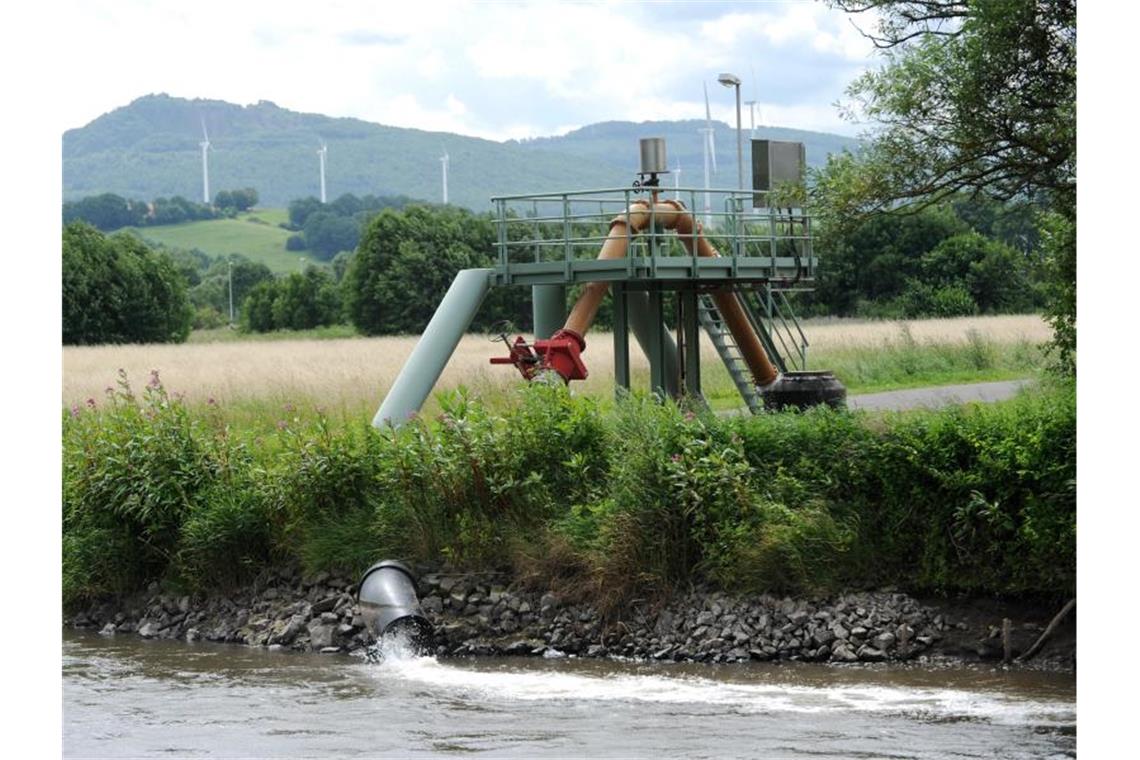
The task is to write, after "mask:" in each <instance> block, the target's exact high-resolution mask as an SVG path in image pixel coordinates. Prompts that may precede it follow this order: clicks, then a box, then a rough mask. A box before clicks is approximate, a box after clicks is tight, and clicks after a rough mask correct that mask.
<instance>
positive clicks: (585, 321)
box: [562, 201, 649, 338]
mask: <svg viewBox="0 0 1140 760" xmlns="http://www.w3.org/2000/svg"><path fill="white" fill-rule="evenodd" d="M647 224H649V204H648V203H646V202H645V201H634V202H633V203H631V204H630V205H629V209H628V213H626V214H622V215H621V216H616V217H614V218H613V219H612V220H611V221H610V232H609V235H607V236H606V242H604V243H603V244H602V250H601V251H600V252H599V253H598V259H599V260H603V259H620V258H622V257H623V256H625V254H626V249H627V248H628V246H629V237H630V235H631V234H632V233H635V232H638V231H640V230H642V229H644V228H645V226H646V225H647ZM609 292H610V284H609V283H608V282H591V283H589V284H587V285H586V287H585V288H583V289H582V295H580V296H578V300H577V301H575V302H574V308H573V309H571V310H570V316H568V317H567V318H566V324H564V325H563V326H562V329H563V330H568V331H570V332H572V333H574V334H575V335H576V336H578V337H579V338H585V337H586V331H587V330H589V329H590V325H592V324H593V323H594V317H596V316H597V315H598V307H599V306H601V305H602V299H603V298H605V297H606V293H609Z"/></svg>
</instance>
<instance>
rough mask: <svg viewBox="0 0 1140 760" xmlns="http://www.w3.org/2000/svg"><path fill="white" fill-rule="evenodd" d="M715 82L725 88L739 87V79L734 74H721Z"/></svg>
mask: <svg viewBox="0 0 1140 760" xmlns="http://www.w3.org/2000/svg"><path fill="white" fill-rule="evenodd" d="M716 81H718V82H720V83H721V84H723V85H724V86H725V87H739V86H740V77H738V76H736V74H721V75H720V76H718V77H717V78H716Z"/></svg>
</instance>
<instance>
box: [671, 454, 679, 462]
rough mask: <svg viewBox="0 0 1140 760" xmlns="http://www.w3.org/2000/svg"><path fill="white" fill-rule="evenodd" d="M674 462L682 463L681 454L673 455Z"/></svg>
mask: <svg viewBox="0 0 1140 760" xmlns="http://www.w3.org/2000/svg"><path fill="white" fill-rule="evenodd" d="M673 461H674V462H680V461H681V455H680V454H674V455H673Z"/></svg>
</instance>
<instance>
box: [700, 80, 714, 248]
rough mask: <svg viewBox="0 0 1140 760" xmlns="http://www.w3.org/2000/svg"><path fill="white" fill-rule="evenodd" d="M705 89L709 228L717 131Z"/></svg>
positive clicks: (706, 221) (706, 84) (707, 221)
mask: <svg viewBox="0 0 1140 760" xmlns="http://www.w3.org/2000/svg"><path fill="white" fill-rule="evenodd" d="M704 87H705V128H704V129H702V130H701V132H703V133H704V135H705V226H706V227H708V226H709V222H710V220H711V217H710V214H711V211H712V195H711V194H710V193H709V188H710V187H711V184H710V181H711V178H710V176H709V165H710V163H711V165H712V173H713V174H716V138H715V137H714V136H713V135H714V134H715V130H714V129H713V125H712V110H711V109H710V108H709V86H708V83H704Z"/></svg>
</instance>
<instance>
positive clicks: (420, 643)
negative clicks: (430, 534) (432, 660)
mask: <svg viewBox="0 0 1140 760" xmlns="http://www.w3.org/2000/svg"><path fill="white" fill-rule="evenodd" d="M356 601H357V605H358V607H359V609H360V616H361V617H362V618H364V624H365V626H367V628H368V630H369V632H371V633H372V635H373V636H374V637H375V638H376V639H377V640H379V639H381V638H383V637H384V636H385V635H394V634H403V635H406V636H407V637H408V640H409V643H411V644H412V645H413V646H414V647H416V648H417V649H421V650H423V649H427V648H428V647H430V645H431V637H432V627H431V623H429V622H428V620H427V618H426V617H424V614H423V612H422V610H421V609H420V600H419V597H418V596H416V579H415V576H413V575H412V571H411V570H409V569H408V568H407V567H406V566H405V565H404V564H403V563H402V562H397V561H396V560H391V559H386V560H384V561H382V562H377V563H376V564H375V565H373V566H372V567H370V568H368V569H367V570H365V571H364V575H363V576H361V578H360V585H359V587H358V589H357V592H356Z"/></svg>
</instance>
